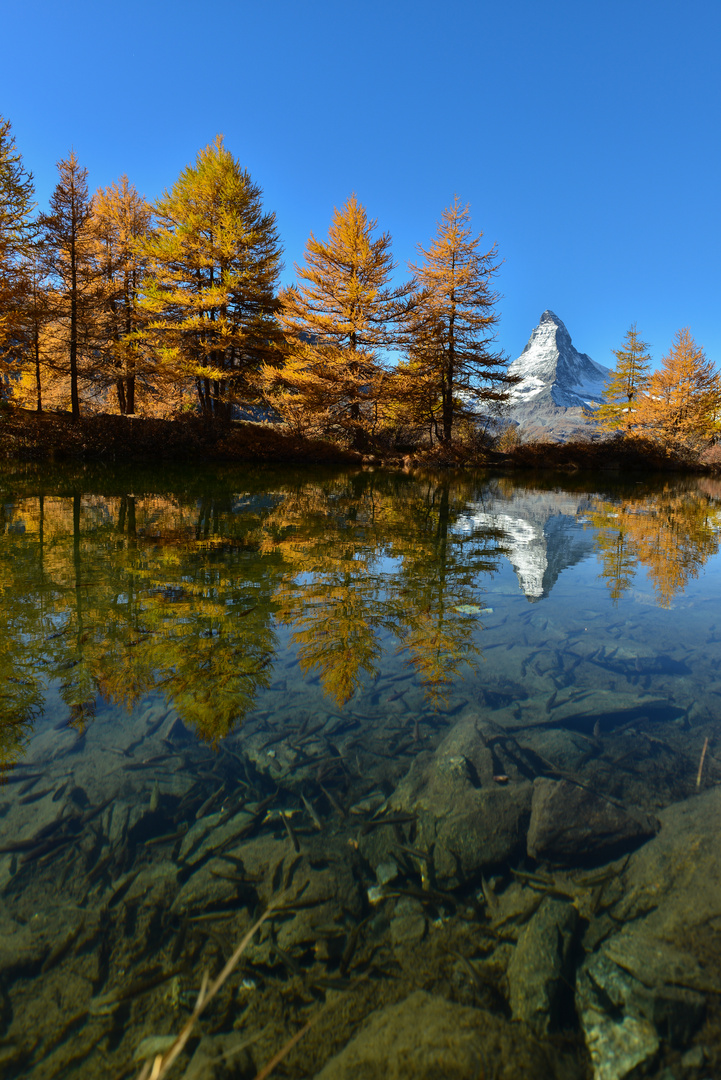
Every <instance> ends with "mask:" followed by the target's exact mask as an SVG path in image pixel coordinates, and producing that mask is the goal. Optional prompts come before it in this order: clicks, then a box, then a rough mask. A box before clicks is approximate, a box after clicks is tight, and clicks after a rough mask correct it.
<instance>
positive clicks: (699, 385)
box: [636, 327, 721, 452]
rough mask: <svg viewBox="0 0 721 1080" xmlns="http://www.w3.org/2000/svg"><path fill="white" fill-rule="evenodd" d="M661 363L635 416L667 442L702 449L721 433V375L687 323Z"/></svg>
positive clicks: (649, 431)
mask: <svg viewBox="0 0 721 1080" xmlns="http://www.w3.org/2000/svg"><path fill="white" fill-rule="evenodd" d="M661 364H662V366H661V367H660V368H659V369H658V371H655V372H654V373H653V375H652V376H651V378H650V379H649V382H648V386H647V388H646V391H645V392H644V393H643V394H642V395H641V396H640V397H639V398H638V403H637V404H638V408H637V414H636V415H637V420H638V422H639V424H640V425H641V427H642V429H643V430H644V432H645V433H646V434H648V435H650V436H651V437H652V438H654V439H656V440H657V441H658V442H660V443H662V444H663V445H664V446H667V447H669V448H672V449H674V450H676V451H682V452H683V451H691V452H698V451H699V450H701V449H703V448H704V447H705V446H706V445H707V444H708V443H709V442H710V441H711V440H712V439H713V438H714V437H716V436H717V435H718V434H719V432H720V431H721V378H720V377H719V374H718V372H717V371H716V369H715V367H714V365H713V363H712V362H711V361H710V360H709V359H708V358H707V357H706V354H705V353H704V351H703V349H702V348H700V346H698V345H697V344H696V342H695V341H694V339H693V337H692V336H691V331H690V330H689V329H688V327H685V328H684V329H682V330H678V331H677V333H676V335H675V337H674V339H673V345H672V346H671V349H670V350H669V351H668V353H667V354H666V355H665V356H664V357H663V359H662V362H661Z"/></svg>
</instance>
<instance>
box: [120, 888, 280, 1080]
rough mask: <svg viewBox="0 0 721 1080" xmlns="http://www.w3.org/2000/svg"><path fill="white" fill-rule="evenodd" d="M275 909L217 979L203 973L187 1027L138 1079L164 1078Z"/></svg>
mask: <svg viewBox="0 0 721 1080" xmlns="http://www.w3.org/2000/svg"><path fill="white" fill-rule="evenodd" d="M274 910H275V909H274V908H273V907H269V908H268V909H267V911H264V912H263V914H262V915H261V917H260V918H259V919H258V920H257V921H256V922H255V923H253V925H252V926H251V928H250V930H249V931H248V933H247V934H246V935H245V937H244V938H243V940H242V941H241V943H240V945H239V946H238V948H237V949H236V950H235V952H234V953H233V955H232V956H231V958H230V959H229V960H228V962H227V963H226V964H225V966H224V968H223V970H222V971H221V973H220V975H218V977H217V979H215V980H214V981H213V982H212V983H210V985H208V973H207V972H206V973H205V974H204V975H203V982H202V985H201V987H200V993H199V994H198V1000H197V1001H196V1003H195V1008H194V1009H193V1012H192V1013H191V1015H190V1018H189V1019H188V1021H187V1023H186V1024H185V1027H184V1028H183V1029H182V1031H181V1032H180V1034H179V1035H178V1037H177V1039H176V1040H175V1042H174V1043H173V1045H172V1046H171V1047H170V1049H169V1050H167V1051H166V1052H165V1053H164V1054H158V1055H157V1056H156V1057H155V1059H154V1060H153V1061H150V1060H149V1061H146V1063H145V1065H144V1066H143V1068H142V1069H141V1071H140V1074H139V1075H138V1080H162V1078H163V1077H164V1076H165V1075H166V1074H167V1072H168V1070H169V1069H170V1067H171V1065H172V1064H173V1062H174V1061H175V1060H176V1058H177V1057H178V1056H179V1055H180V1054H181V1053H182V1052H183V1050H184V1048H185V1044H186V1043H187V1041H188V1039H189V1038H190V1036H191V1035H192V1033H193V1028H194V1027H195V1022H196V1020H198V1018H199V1017H200V1016H201V1014H202V1013H203V1012H204V1010H205V1008H206V1006H207V1005H208V1003H209V1002H210V1001H212V1000H213V998H214V997H215V995H216V994H217V993H218V991H219V990H220V988H221V987H222V986H223V985H224V984H225V982H226V981H227V979H228V978H229V977H230V975H231V974H232V973H233V969H234V968H235V967H236V965H237V963H238V961H239V960H240V958H241V956H242V954H243V953H244V952H245V950H246V949H247V947H248V945H249V944H250V942H251V940H252V938H253V936H254V934H255V933H256V931H257V930H259V929H260V927H261V926H262V925H263V923H264V922H265V920H266V919H268V918H270V916H271V915H272V914H273V912H274ZM288 1049H290V1047H288Z"/></svg>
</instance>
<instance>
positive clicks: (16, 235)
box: [0, 116, 35, 395]
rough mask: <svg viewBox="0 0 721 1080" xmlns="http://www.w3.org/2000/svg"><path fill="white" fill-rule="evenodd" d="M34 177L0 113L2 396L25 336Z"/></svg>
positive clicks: (0, 348) (0, 368)
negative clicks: (24, 265)
mask: <svg viewBox="0 0 721 1080" xmlns="http://www.w3.org/2000/svg"><path fill="white" fill-rule="evenodd" d="M33 194H34V188H33V178H32V175H31V174H30V173H29V172H27V170H26V169H25V167H24V166H23V162H22V157H21V155H20V153H19V152H18V150H17V148H16V146H15V139H14V137H13V134H12V128H11V125H10V121H9V120H6V119H5V118H4V117H2V116H0V379H2V382H1V383H0V395H2V394H3V393H4V391H5V388H6V378H7V376H8V375H9V374H12V375H15V374H16V373H17V372H18V370H19V369H18V360H19V358H20V357H21V355H22V352H23V348H22V344H23V338H24V329H25V327H24V322H25V319H24V298H25V292H26V282H25V273H24V269H23V262H24V260H25V259H26V258H27V257H28V255H29V253H30V248H31V244H32V239H33V234H34V231H35V230H34V223H33V220H32V213H33V209H34V203H33Z"/></svg>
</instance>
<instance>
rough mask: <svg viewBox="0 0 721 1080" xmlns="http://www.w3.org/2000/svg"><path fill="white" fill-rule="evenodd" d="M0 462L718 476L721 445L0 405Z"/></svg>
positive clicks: (720, 469)
mask: <svg viewBox="0 0 721 1080" xmlns="http://www.w3.org/2000/svg"><path fill="white" fill-rule="evenodd" d="M0 460H4V461H36V462H41V461H51V462H54V461H57V462H62V461H73V460H80V461H85V462H93V461H97V462H109V463H131V462H132V463H137V464H139V463H150V462H156V461H157V462H166V463H167V462H177V463H182V462H192V461H194V462H197V461H215V462H229V463H231V462H247V463H254V464H261V463H264V462H268V463H277V464H323V465H356V466H360V465H385V466H391V467H405V468H409V467H411V468H412V467H420V468H459V469H463V468H478V467H481V468H489V467H490V468H494V469H496V468H500V469H505V468H509V469H523V470H538V469H552V470H556V471H562V472H576V471H583V472H587V471H590V470H601V471H607V472H624V471H633V472H648V471H652V472H677V471H692V472H702V473H718V472H719V471H721V446H715V447H712V448H711V449H710V450H707V451H706V452H705V453H704V454H701V455H691V454H688V453H678V452H677V453H674V452H672V451H671V450H670V449H664V448H663V447H659V446H658V445H656V444H653V443H650V442H647V441H642V440H638V439H636V440H590V439H577V440H574V441H571V442H566V443H552V442H535V443H521V444H519V445H517V446H515V447H513V449H511V450H509V451H508V452H502V451H500V450H497V449H494V448H493V447H490V446H482V445H475V446H469V445H464V444H462V443H457V444H454V445H453V446H452V447H448V448H447V447H444V446H436V447H433V448H428V447H417V448H415V449H410V448H408V447H406V448H404V450H403V451H392V450H391V451H387V450H383V449H381V450H376V451H374V452H369V453H367V454H361V453H359V452H358V451H354V450H349V449H346V448H344V447H342V446H339V445H338V444H336V443H332V442H326V441H322V440H320V439H309V438H303V437H302V436H297V435H292V434H290V433H287V432H284V431H282V430H280V429H278V428H277V427H273V426H270V425H267V424H257V423H252V422H242V421H234V422H232V423H231V424H227V423H216V422H212V421H207V420H204V419H202V418H200V417H195V416H193V417H188V418H185V419H181V420H159V419H152V418H148V417H137V416H136V417H127V416H120V415H117V414H99V415H92V416H85V417H81V418H80V419H79V420H78V421H73V420H72V417H71V416H70V414H69V413H58V412H46V413H37V412H34V411H31V410H29V409H21V408H17V407H13V406H10V407H8V406H6V407H4V408H3V409H2V411H0Z"/></svg>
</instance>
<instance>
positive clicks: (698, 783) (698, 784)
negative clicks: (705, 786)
mask: <svg viewBox="0 0 721 1080" xmlns="http://www.w3.org/2000/svg"><path fill="white" fill-rule="evenodd" d="M707 750H708V735H707V736H706V738H705V739H704V741H703V750H702V751H701V760H700V761H699V763H698V776H697V777H696V787H697V788H699V787H701V774H702V772H703V763H704V761H705V760H706V751H707Z"/></svg>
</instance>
